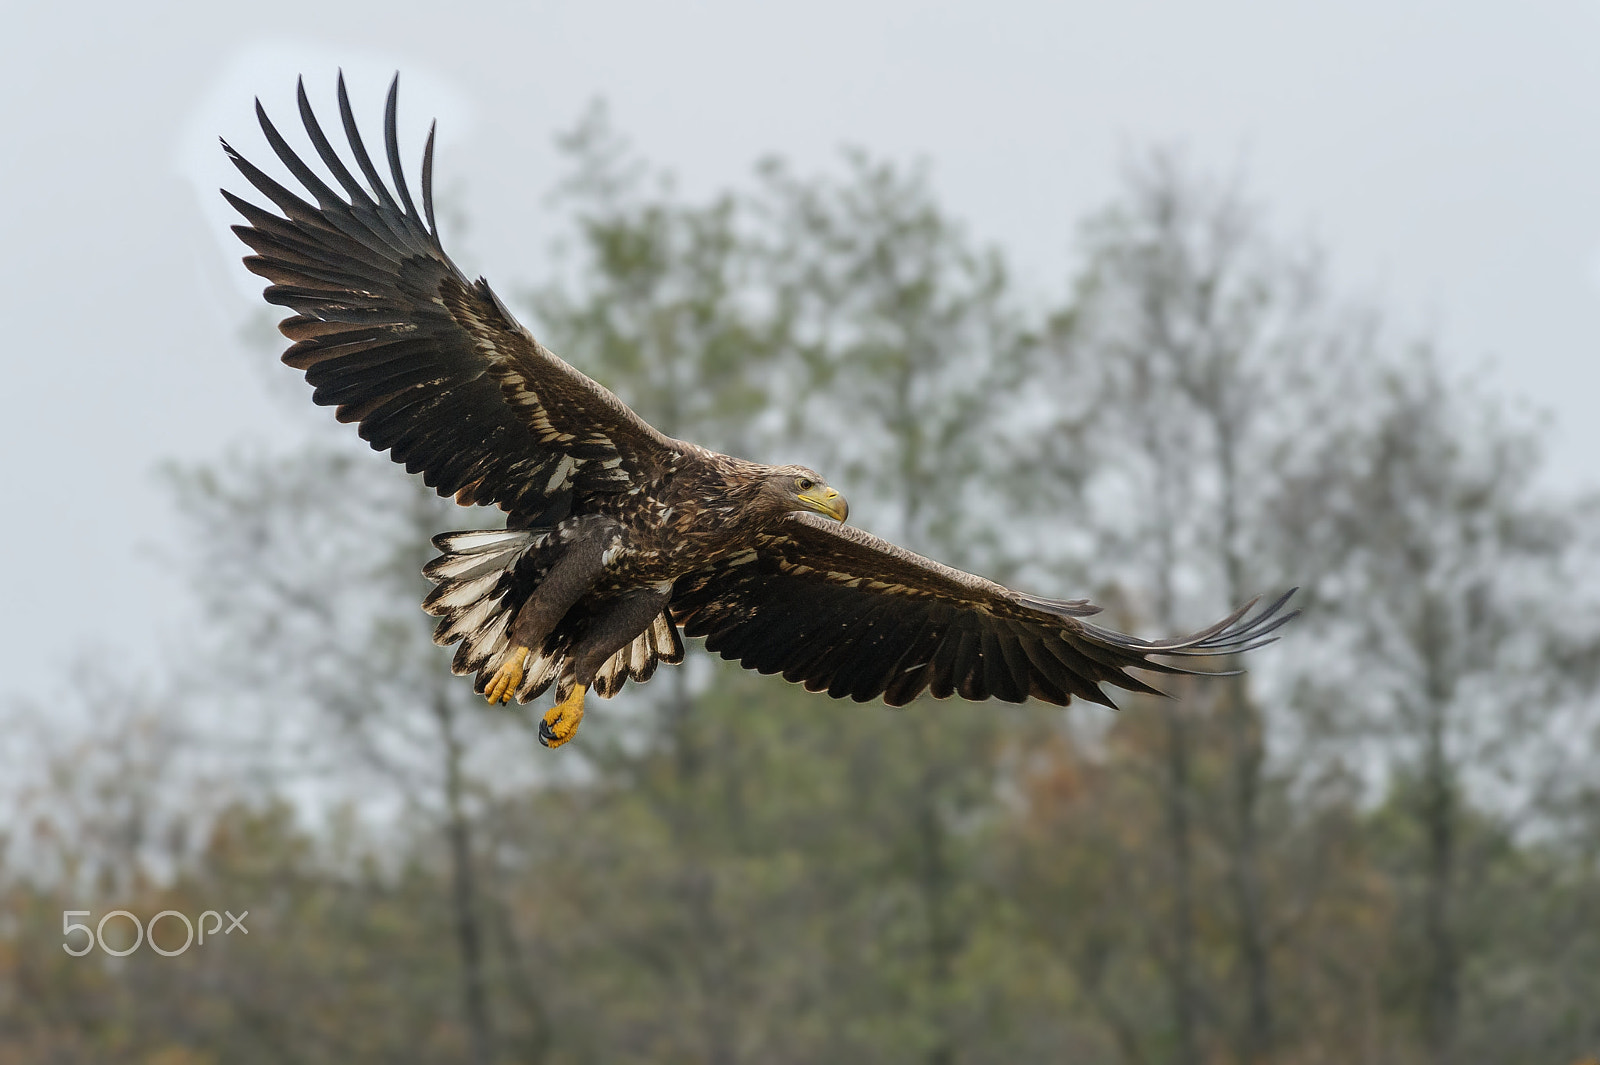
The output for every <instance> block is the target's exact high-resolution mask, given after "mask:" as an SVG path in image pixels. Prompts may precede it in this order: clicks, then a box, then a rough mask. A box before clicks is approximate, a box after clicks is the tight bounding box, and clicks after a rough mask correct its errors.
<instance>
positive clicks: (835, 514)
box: [800, 485, 850, 522]
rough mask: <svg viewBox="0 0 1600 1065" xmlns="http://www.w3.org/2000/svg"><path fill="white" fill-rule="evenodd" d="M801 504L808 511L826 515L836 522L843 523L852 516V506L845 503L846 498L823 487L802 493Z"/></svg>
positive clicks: (819, 486)
mask: <svg viewBox="0 0 1600 1065" xmlns="http://www.w3.org/2000/svg"><path fill="white" fill-rule="evenodd" d="M800 502H802V503H804V504H805V506H806V509H807V510H814V511H816V512H817V513H818V514H826V515H827V516H828V517H830V518H832V519H833V520H834V521H838V522H842V521H844V520H845V519H846V518H848V517H849V516H850V504H849V503H846V502H845V501H844V496H842V495H840V494H839V493H838V492H835V491H834V490H833V489H831V488H825V487H823V486H822V485H818V486H817V487H815V488H812V489H810V490H809V491H805V492H801V493H800Z"/></svg>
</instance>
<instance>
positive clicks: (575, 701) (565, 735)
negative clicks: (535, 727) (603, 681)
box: [539, 684, 589, 747]
mask: <svg viewBox="0 0 1600 1065" xmlns="http://www.w3.org/2000/svg"><path fill="white" fill-rule="evenodd" d="M588 690H589V689H588V688H586V687H584V686H583V685H582V684H578V685H575V686H574V687H573V689H572V692H571V693H570V694H569V695H568V696H567V697H566V698H565V699H563V700H561V701H560V702H559V703H557V704H556V705H554V706H552V707H551V708H550V709H549V710H548V711H547V712H546V713H545V715H544V720H543V721H541V722H540V723H539V742H540V743H542V744H544V745H545V746H546V747H559V746H561V745H562V744H563V743H566V742H567V741H568V740H570V739H571V738H572V737H573V736H574V735H575V734H576V733H577V731H578V722H580V721H582V720H583V693H584V692H586V691H588Z"/></svg>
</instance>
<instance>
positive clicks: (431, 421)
mask: <svg viewBox="0 0 1600 1065" xmlns="http://www.w3.org/2000/svg"><path fill="white" fill-rule="evenodd" d="M398 91H399V77H398V75H397V76H396V78H395V80H394V82H392V83H391V84H390V86H389V94H388V102H387V106H386V108H385V112H384V144H383V147H384V154H385V156H387V159H386V162H387V164H388V172H389V179H390V180H389V181H385V179H384V177H383V175H382V174H381V173H380V172H379V169H378V167H377V166H376V165H375V164H374V162H373V160H372V157H371V155H369V154H368V151H367V148H366V146H365V144H364V143H363V141H362V138H361V134H360V132H359V130H358V129H357V124H356V121H355V118H354V116H353V114H352V111H351V108H350V99H349V95H348V94H347V92H346V90H345V84H344V77H343V74H342V73H341V74H340V76H339V79H338V103H339V119H340V123H341V125H342V127H343V132H344V137H345V140H346V142H347V143H348V148H349V156H350V159H351V161H352V162H353V163H354V166H355V170H352V169H351V167H350V165H349V164H348V163H347V162H346V161H345V159H344V158H342V157H341V155H340V154H339V152H337V151H336V150H335V149H334V146H333V144H332V142H331V141H330V140H329V138H328V136H327V134H326V133H325V132H324V130H323V128H322V125H321V123H320V122H319V121H318V119H317V117H316V115H315V113H314V112H313V109H312V107H311V104H310V102H309V101H308V100H307V98H306V92H305V85H304V81H303V79H302V80H301V82H300V84H299V85H298V102H299V111H300V119H301V122H302V124H303V125H304V127H305V132H306V134H307V136H308V137H309V138H310V141H311V145H312V146H313V148H314V149H315V150H316V154H317V156H318V157H319V158H320V159H321V161H322V163H323V165H324V166H325V167H326V172H327V177H326V178H325V177H323V176H320V175H319V174H318V173H317V172H316V171H315V170H314V169H313V168H312V167H311V166H309V165H307V163H306V162H305V160H303V159H302V158H301V157H300V156H299V155H297V154H296V153H295V152H294V150H293V149H291V148H290V146H289V144H288V143H287V142H286V141H285V140H284V138H283V136H282V135H281V134H280V133H279V132H278V130H277V128H276V127H274V125H273V124H272V122H271V121H270V120H269V119H268V117H267V112H266V110H265V109H264V108H263V107H262V106H261V102H260V100H259V99H258V100H257V101H256V105H255V110H256V117H257V119H258V121H259V122H260V125H261V129H262V132H263V133H264V134H265V135H266V139H267V142H268V143H269V144H270V145H271V147H272V150H273V151H274V152H275V153H276V154H277V156H278V158H279V159H280V160H281V161H282V162H283V165H284V166H285V167H287V169H288V171H289V173H290V174H292V175H293V177H294V179H295V180H296V181H298V182H299V184H300V185H301V186H302V187H303V192H296V191H293V190H291V189H289V188H286V187H285V186H283V185H281V184H279V183H278V182H277V181H275V180H274V179H273V178H271V177H269V176H268V175H267V174H265V173H263V172H262V171H261V170H260V169H258V168H257V167H255V166H254V165H252V164H251V163H250V162H249V161H248V160H246V159H245V158H244V157H243V156H242V155H240V154H239V153H238V152H237V151H235V150H234V149H233V148H232V147H231V146H229V144H228V143H227V142H226V141H223V142H222V147H223V150H224V151H225V152H226V153H227V155H228V158H229V159H230V160H231V161H232V163H233V165H234V166H236V167H237V168H238V170H239V172H240V173H241V174H242V175H243V176H244V178H245V179H246V180H247V181H248V182H249V183H250V184H251V185H252V186H253V187H254V188H255V189H256V190H257V191H258V192H259V193H260V194H261V195H262V196H264V197H266V199H267V200H269V201H271V203H272V204H273V205H274V206H275V207H276V208H277V211H278V212H281V213H275V212H273V211H272V210H269V209H267V208H264V207H261V206H259V205H257V204H256V203H252V202H250V201H248V200H246V199H243V198H241V197H238V196H235V195H234V194H232V193H230V192H228V191H227V190H225V189H224V190H222V194H223V196H224V197H226V198H227V200H228V202H229V203H230V204H231V205H232V206H233V207H234V208H235V209H236V210H237V211H238V212H239V214H240V215H242V216H243V217H244V222H245V224H242V225H236V226H234V227H233V231H234V232H235V233H236V234H237V235H238V236H239V238H240V239H241V240H243V241H244V243H245V244H246V245H248V246H249V248H250V249H251V251H252V252H253V254H251V255H248V256H246V257H245V259H244V264H245V266H246V267H247V268H248V269H249V270H250V271H251V272H252V273H255V274H258V275H260V276H261V277H263V278H265V279H266V280H267V281H268V282H269V285H268V287H267V288H266V289H265V291H264V293H263V295H264V296H265V298H266V301H267V302H268V303H269V304H274V305H277V306H281V307H285V308H288V309H289V310H290V311H292V312H293V313H292V314H291V315H290V316H289V317H288V318H285V319H284V320H283V321H282V322H281V323H280V324H279V327H278V328H279V329H280V331H281V332H282V333H283V335H284V336H285V337H287V338H288V339H289V340H290V341H291V343H290V345H289V347H288V349H287V350H286V351H285V352H284V353H283V361H284V362H285V363H287V364H288V365H289V366H291V367H293V368H295V369H296V370H300V371H302V372H304V374H305V378H306V381H307V382H308V383H309V384H310V385H311V386H312V388H313V392H312V400H313V401H314V402H315V403H318V404H321V405H324V406H331V407H333V408H334V409H335V417H337V418H338V420H339V421H341V422H353V423H355V425H356V426H357V427H358V431H359V433H360V435H361V437H362V438H363V439H365V440H366V441H368V442H369V443H370V444H371V446H372V447H373V449H374V450H377V451H387V452H388V453H389V456H390V458H392V459H393V460H394V461H395V462H398V463H402V464H404V466H405V468H406V470H407V472H408V473H413V474H417V473H420V474H421V475H422V479H423V482H424V483H425V484H427V485H428V486H429V487H431V488H433V489H434V490H435V491H437V492H438V493H439V494H440V495H441V496H452V497H454V499H455V501H456V502H457V503H459V504H461V505H462V506H472V505H480V506H487V505H493V506H498V507H499V508H500V509H501V510H502V511H504V512H505V515H506V518H505V527H504V528H503V529H495V530H490V531H469V532H447V533H443V534H441V535H439V536H436V537H434V540H433V543H434V545H435V546H436V547H437V548H438V549H439V551H440V552H441V554H440V555H439V557H438V558H435V559H434V560H433V561H431V562H429V563H428V564H427V566H426V567H425V568H424V570H423V574H424V576H426V577H427V578H428V579H429V580H431V581H432V582H434V584H435V587H434V588H433V589H432V591H431V592H430V593H429V594H428V596H427V597H426V599H424V601H423V604H422V605H423V609H424V610H426V611H427V612H428V613H429V614H432V615H434V616H436V617H438V618H439V619H440V620H439V622H438V625H437V628H436V629H435V631H434V637H433V638H434V640H435V642H437V643H438V644H440V645H444V646H448V645H451V644H455V643H459V645H460V646H459V647H458V649H457V650H456V652H455V657H454V659H453V661H452V663H451V669H452V671H453V672H454V673H456V674H457V675H465V674H472V675H473V676H474V678H475V679H474V681H473V690H474V691H475V692H477V693H479V694H480V695H483V696H484V697H485V698H486V699H487V700H488V701H489V703H490V704H498V703H505V702H508V701H510V700H511V699H516V700H518V701H519V702H526V701H528V700H529V699H533V698H536V697H538V696H539V695H541V694H543V693H544V692H545V691H546V690H547V689H549V688H550V687H551V686H552V685H554V686H555V688H556V693H555V695H556V698H555V703H554V705H553V706H552V707H551V708H550V710H549V711H548V712H547V713H545V714H544V715H543V718H542V720H541V722H540V725H539V738H540V740H541V742H543V743H544V744H545V745H546V746H548V747H559V746H561V745H563V744H565V743H567V742H568V741H569V740H571V739H572V737H573V735H574V734H575V732H576V730H577V728H578V724H579V722H580V721H582V719H583V713H584V697H585V694H586V693H587V692H588V691H589V690H590V689H593V690H594V691H595V693H596V694H597V695H600V696H602V697H609V696H611V695H614V694H616V692H617V691H618V690H620V689H621V688H622V687H623V685H624V684H626V683H627V681H628V680H630V679H631V680H634V681H636V682H643V681H646V680H648V679H649V678H650V677H651V675H652V674H653V673H654V672H655V669H656V666H657V664H658V663H662V662H665V663H668V664H673V663H677V662H680V661H682V659H683V653H684V652H683V637H685V636H687V637H692V638H700V639H704V641H705V647H706V649H707V650H708V651H714V652H717V653H719V654H720V655H721V656H722V657H723V658H727V659H732V660H735V661H737V662H738V663H739V664H740V665H742V666H744V667H745V668H748V669H754V670H757V671H759V672H761V673H767V674H771V673H777V674H781V675H782V676H783V678H784V679H785V680H788V681H791V682H796V683H800V684H803V685H804V686H805V687H806V689H807V690H809V691H812V692H827V693H828V694H829V695H830V696H833V697H834V698H843V697H845V696H848V697H850V698H851V699H854V700H856V701H858V702H865V701H868V700H872V699H879V698H881V699H882V700H883V701H884V702H885V703H887V704H888V705H890V706H901V705H904V704H905V703H908V702H910V701H911V700H912V699H915V698H916V697H917V696H918V695H920V694H922V693H923V692H928V693H930V694H931V695H933V696H934V697H935V698H947V697H949V696H951V695H959V696H960V697H961V698H963V699H970V700H985V699H991V698H993V699H1000V700H1004V701H1006V702H1013V703H1015V702H1022V701H1023V700H1026V699H1038V700H1041V701H1043V702H1046V703H1054V704H1056V705H1066V704H1067V703H1068V702H1070V701H1071V700H1072V699H1073V698H1079V699H1085V700H1088V701H1091V702H1095V703H1101V704H1104V705H1106V706H1112V707H1114V706H1115V704H1114V703H1113V702H1112V701H1111V699H1110V698H1108V697H1107V695H1106V693H1105V692H1104V691H1103V690H1102V689H1101V685H1102V684H1109V685H1112V686H1114V687H1117V688H1121V689H1124V690H1127V691H1133V692H1149V693H1156V689H1154V688H1152V687H1151V686H1150V685H1149V684H1147V683H1145V682H1144V681H1142V680H1140V679H1138V678H1136V677H1134V676H1133V675H1131V674H1130V673H1129V672H1128V671H1129V670H1130V669H1136V670H1143V671H1152V672H1156V673H1167V674H1173V673H1209V672H1213V671H1209V670H1201V669H1195V668H1193V667H1192V666H1189V665H1184V664H1181V663H1183V662H1185V661H1189V660H1194V659H1197V658H1215V657H1218V656H1231V655H1235V654H1238V653H1240V652H1243V651H1247V650H1250V649H1251V648H1254V647H1257V646H1259V645H1261V644H1262V643H1266V642H1270V641H1271V640H1273V639H1276V636H1275V635H1274V632H1275V630H1277V629H1278V627H1279V626H1281V625H1282V624H1283V623H1284V622H1286V621H1288V620H1289V619H1290V618H1291V617H1293V616H1294V614H1293V613H1285V612H1284V610H1283V607H1284V604H1285V603H1286V602H1287V600H1288V598H1289V595H1292V594H1293V593H1292V592H1290V593H1288V594H1286V595H1284V596H1282V597H1281V598H1279V599H1277V600H1276V601H1274V602H1272V603H1270V604H1268V605H1266V606H1265V607H1263V608H1262V609H1260V610H1259V611H1256V612H1254V613H1251V611H1252V610H1253V609H1254V607H1255V606H1256V604H1257V602H1258V601H1259V597H1258V599H1257V600H1252V601H1251V602H1249V603H1246V604H1245V605H1244V606H1242V607H1240V608H1239V609H1237V610H1235V611H1234V612H1233V613H1231V614H1229V615H1228V616H1227V617H1225V618H1223V619H1222V620H1220V621H1218V622H1217V623H1216V624H1214V625H1211V626H1209V627H1207V628H1205V629H1202V630H1201V631H1199V632H1196V633H1193V634H1191V635H1188V636H1184V637H1181V638H1178V639H1169V640H1159V641H1147V640H1142V639H1137V638H1135V637H1132V636H1128V635H1125V634H1123V633H1120V632H1115V631H1112V630H1110V629H1106V628H1102V627H1099V626H1096V625H1094V624H1091V623H1090V622H1088V621H1086V620H1084V619H1085V618H1087V617H1089V616H1090V615H1092V614H1095V613H1097V611H1098V608H1097V607H1094V606H1092V605H1091V604H1090V603H1089V602H1088V601H1087V600H1083V599H1048V598H1043V597H1040V596H1035V595H1029V594H1026V593H1023V592H1019V591H1014V590H1012V589H1010V588H1006V587H1003V586H1001V585H999V584H996V583H994V582H993V581H989V580H986V579H984V578H982V577H978V576H975V575H973V574H970V573H964V572H962V571H961V570H957V569H952V568H951V567H949V566H944V565H941V564H939V563H937V562H934V561H931V560H929V559H926V558H923V557H921V556H920V555H916V554H913V553H911V552H910V551H906V550H903V549H902V548H899V547H896V546H895V545H894V544H891V543H889V542H887V541H885V540H882V539H879V538H878V537H876V536H873V535H871V534H870V533H867V532H864V531H862V530H860V529H858V528H855V527H853V526H850V525H847V524H845V521H846V518H847V517H848V515H849V513H850V508H849V506H848V504H847V503H846V502H845V500H844V497H843V496H841V495H840V494H839V492H838V491H837V490H836V489H834V488H833V487H832V486H830V485H829V484H828V483H827V481H826V480H825V479H824V478H823V477H822V475H821V474H819V473H817V472H816V471H814V470H811V469H808V468H806V467H804V466H796V465H787V466H770V465H764V464H762V463H759V462H751V461H747V460H745V459H741V458H735V457H732V456H729V455H723V454H719V453H717V452H715V451H711V450H709V449H707V448H704V447H701V446H699V445H697V444H693V443H690V442H688V441H685V440H675V439H673V438H671V437H669V436H667V435H665V434H664V433H661V432H659V431H657V430H656V429H655V428H653V427H652V426H650V425H649V424H647V423H646V422H645V421H644V420H643V419H642V418H640V417H639V416H638V415H637V414H635V413H634V412H633V411H632V410H630V409H629V408H628V407H627V406H626V405H625V404H624V403H623V402H622V401H621V400H619V399H618V398H617V397H616V396H615V395H614V394H612V393H611V392H610V391H608V390H607V389H606V388H604V387H602V386H601V385H599V384H597V383H596V382H594V381H592V380H590V379H589V378H588V377H586V376H584V375H583V374H582V373H580V372H579V371H578V370H576V369H574V368H573V367H572V366H570V365H568V364H567V363H566V362H564V361H562V360H561V359H560V358H558V357H557V356H556V355H554V354H552V353H551V352H550V351H549V350H548V349H547V348H545V347H544V346H543V345H542V344H540V343H539V341H537V340H536V339H534V337H533V335H532V334H531V333H530V332H529V331H528V330H527V329H525V328H523V326H522V325H520V324H519V323H518V322H517V319H516V317H515V316H514V315H513V314H512V313H511V311H510V310H508V309H507V308H506V305H505V304H504V303H503V302H502V301H501V300H500V298H499V297H498V296H496V295H495V293H494V291H493V290H492V289H490V287H489V285H488V282H487V281H485V280H483V279H482V278H479V279H478V280H476V281H474V280H470V279H469V278H468V276H467V275H466V274H464V273H463V272H462V271H461V270H460V269H459V268H457V266H456V265H455V263H454V262H452V261H451V259H450V256H449V255H447V254H446V253H445V250H444V246H443V244H442V243H441V241H440V239H439V228H438V224H437V223H436V221H435V219H434V205H433V145H434V131H435V127H433V126H430V128H429V131H428V137H427V143H426V146H425V147H424V149H423V155H422V174H421V196H422V209H421V210H420V211H419V210H418V209H417V205H416V202H415V201H414V200H413V199H412V195H411V192H410V189H409V188H408V186H407V183H406V175H405V172H404V169H403V167H402V164H401V158H400V148H399V140H398V138H397V136H396V132H395V111H396V98H397V95H398ZM435 125H436V124H435ZM356 171H359V174H360V176H359V177H358V176H357V173H356ZM329 179H331V183H330V180H329ZM363 179H364V180H363ZM335 185H337V188H335V187H334V186H335ZM341 190H342V191H341ZM1164 660H1165V661H1164Z"/></svg>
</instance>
